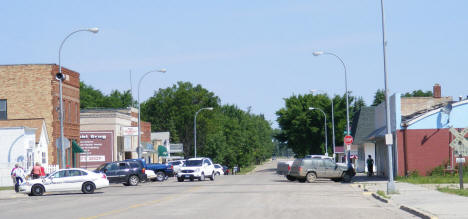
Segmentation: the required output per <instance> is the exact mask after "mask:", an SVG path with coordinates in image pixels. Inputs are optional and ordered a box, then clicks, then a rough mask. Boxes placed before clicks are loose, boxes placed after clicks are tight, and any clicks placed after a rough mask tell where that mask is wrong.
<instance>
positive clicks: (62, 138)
mask: <svg viewBox="0 0 468 219" xmlns="http://www.w3.org/2000/svg"><path fill="white" fill-rule="evenodd" d="M82 31H87V32H91V33H97V32H99V29H98V28H97V27H93V28H88V29H79V30H76V31H73V32H71V33H70V34H68V35H67V36H66V37H65V39H63V40H62V43H61V44H60V48H59V61H58V62H59V63H58V64H59V72H58V73H57V74H56V75H55V77H56V79H57V80H58V81H59V96H60V115H59V119H60V140H59V142H60V151H61V153H60V154H61V156H60V158H61V163H62V168H65V165H66V164H65V148H64V136H63V93H62V83H63V80H65V77H64V76H63V74H62V47H63V44H64V43H65V41H66V40H67V39H68V38H69V37H70V36H71V35H73V34H75V33H78V32H82ZM57 158H58V153H57ZM57 164H58V163H57Z"/></svg>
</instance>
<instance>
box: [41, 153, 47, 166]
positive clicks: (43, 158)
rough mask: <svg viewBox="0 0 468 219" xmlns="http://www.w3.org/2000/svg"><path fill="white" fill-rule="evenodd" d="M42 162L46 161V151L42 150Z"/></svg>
mask: <svg viewBox="0 0 468 219" xmlns="http://www.w3.org/2000/svg"><path fill="white" fill-rule="evenodd" d="M42 163H43V164H45V163H46V152H42Z"/></svg>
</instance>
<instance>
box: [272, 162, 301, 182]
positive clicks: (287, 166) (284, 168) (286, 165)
mask: <svg viewBox="0 0 468 219" xmlns="http://www.w3.org/2000/svg"><path fill="white" fill-rule="evenodd" d="M292 164H293V161H292V160H290V161H279V162H278V164H276V173H277V174H280V175H283V176H285V177H286V179H288V180H289V181H294V180H296V178H294V177H292V176H291V175H290V174H289V173H290V171H291V165H292Z"/></svg>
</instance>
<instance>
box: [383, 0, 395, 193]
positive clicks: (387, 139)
mask: <svg viewBox="0 0 468 219" xmlns="http://www.w3.org/2000/svg"><path fill="white" fill-rule="evenodd" d="M380 8H381V12H382V48H383V59H384V78H385V110H386V111H387V122H386V123H387V134H386V135H385V144H386V145H387V153H388V183H387V194H391V193H395V192H396V188H395V182H394V181H393V158H392V157H393V156H392V146H393V136H392V130H391V125H390V102H389V101H390V98H389V96H388V75H387V52H386V44H387V41H386V40H385V20H384V5H383V0H380Z"/></svg>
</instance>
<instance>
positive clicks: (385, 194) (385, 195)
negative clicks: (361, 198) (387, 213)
mask: <svg viewBox="0 0 468 219" xmlns="http://www.w3.org/2000/svg"><path fill="white" fill-rule="evenodd" d="M377 194H378V195H380V196H382V197H384V198H386V199H390V196H387V193H385V192H384V191H382V190H377Z"/></svg>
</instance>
